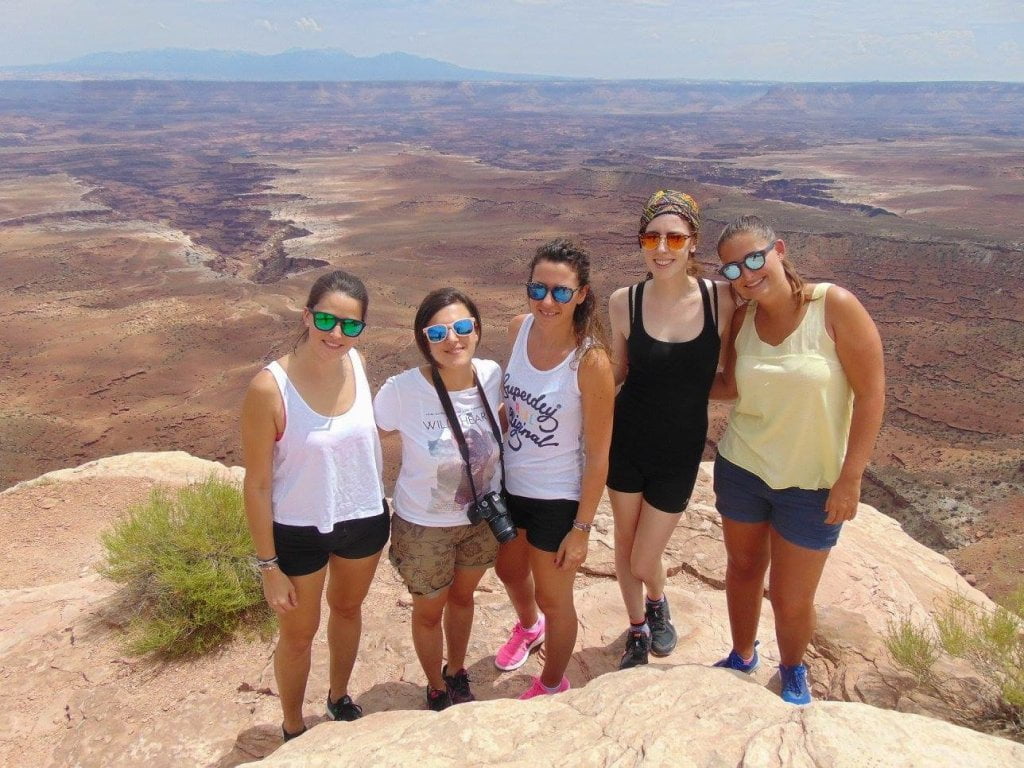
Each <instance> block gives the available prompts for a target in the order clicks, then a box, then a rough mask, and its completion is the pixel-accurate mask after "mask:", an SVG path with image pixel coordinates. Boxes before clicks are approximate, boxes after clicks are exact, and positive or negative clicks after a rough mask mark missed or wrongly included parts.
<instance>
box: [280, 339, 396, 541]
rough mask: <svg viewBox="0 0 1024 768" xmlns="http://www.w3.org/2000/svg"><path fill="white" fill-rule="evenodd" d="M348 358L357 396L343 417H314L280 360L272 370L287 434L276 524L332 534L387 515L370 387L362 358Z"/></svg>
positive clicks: (351, 353) (352, 352) (283, 437)
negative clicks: (346, 524) (345, 525)
mask: <svg viewBox="0 0 1024 768" xmlns="http://www.w3.org/2000/svg"><path fill="white" fill-rule="evenodd" d="M348 358H349V360H350V361H351V362H352V373H353V375H354V376H355V387H356V396H355V400H354V402H353V403H352V407H351V408H349V409H348V410H347V411H346V412H345V413H343V414H341V415H339V416H324V415H322V414H319V413H317V412H316V411H314V410H313V409H312V408H310V407H309V406H308V405H307V404H306V401H305V400H303V399H302V395H300V394H299V392H298V390H296V389H295V386H294V385H293V384H292V383H291V380H290V379H289V378H288V374H287V373H285V370H284V368H282V367H281V365H280V364H279V363H278V362H277V361H276V360H275V361H274V362H272V363H271V364H270V365H268V366H267V370H268V371H270V372H271V374H273V376H274V381H276V382H277V387H278V389H279V390H280V391H281V398H282V400H284V414H285V425H284V434H283V435H281V439H280V440H278V441H277V442H276V443H275V444H274V470H273V471H274V474H273V485H272V490H271V505H272V509H273V513H274V522H276V523H282V524H284V525H315V526H316V527H317V529H318V530H319V531H320V532H321V533H329V532H330V531H332V530H333V529H334V525H335V524H336V523H339V522H342V521H344V520H357V519H359V518H364V517H373V516H374V515H379V514H381V513H383V511H384V506H383V502H382V499H383V498H384V483H383V481H382V467H383V465H384V462H383V459H382V456H381V449H380V437H379V435H378V433H377V425H376V423H375V422H374V420H373V400H372V398H371V397H370V384H369V382H367V380H366V373H365V371H364V370H363V364H362V361H361V360H360V359H359V354H358V353H357V352H356V351H355V350H354V349H350V350H349V352H348ZM339 364H340V363H339Z"/></svg>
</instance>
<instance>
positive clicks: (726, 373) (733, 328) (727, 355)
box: [711, 306, 747, 400]
mask: <svg viewBox="0 0 1024 768" xmlns="http://www.w3.org/2000/svg"><path fill="white" fill-rule="evenodd" d="M746 313H747V310H746V307H745V306H743V307H736V308H735V311H734V312H733V313H732V317H731V318H730V323H729V328H728V331H727V333H725V334H724V336H723V337H722V353H721V361H722V362H721V368H722V369H721V370H720V371H719V372H718V373H716V374H715V379H714V381H713V382H712V383H711V399H712V400H735V399H736V397H737V394H738V392H737V389H736V336H737V335H739V332H740V328H741V327H743V317H744V316H745V315H746Z"/></svg>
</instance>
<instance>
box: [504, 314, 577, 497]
mask: <svg viewBox="0 0 1024 768" xmlns="http://www.w3.org/2000/svg"><path fill="white" fill-rule="evenodd" d="M532 327H533V315H527V316H526V318H525V319H524V320H523V324H522V327H520V329H519V333H518V335H517V336H516V340H515V344H513V346H512V354H511V356H510V357H509V361H508V367H507V368H506V369H505V377H504V380H503V382H502V398H503V400H504V403H505V410H506V412H507V414H508V421H509V429H508V435H507V437H506V438H505V486H506V488H507V489H508V491H509V493H511V494H514V495H516V496H526V497H529V498H534V499H569V500H579V497H580V481H581V478H582V475H583V464H584V456H583V414H582V403H581V396H580V387H579V381H578V380H577V374H578V365H577V364H576V363H577V359H578V357H579V355H578V352H577V350H573V351H571V352H570V353H569V354H568V355H567V356H566V357H565V359H563V360H562V361H561V362H560V363H559V364H558V365H556V366H555V367H554V368H551V369H550V370H547V371H541V370H538V369H537V368H535V367H534V366H533V364H532V363H531V362H530V360H529V356H528V355H527V350H526V347H527V343H526V342H527V339H528V338H529V335H530V328H532Z"/></svg>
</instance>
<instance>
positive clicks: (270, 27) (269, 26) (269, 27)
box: [254, 19, 277, 32]
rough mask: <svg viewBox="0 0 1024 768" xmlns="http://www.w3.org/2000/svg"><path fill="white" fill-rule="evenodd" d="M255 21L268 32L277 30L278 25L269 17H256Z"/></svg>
mask: <svg viewBox="0 0 1024 768" xmlns="http://www.w3.org/2000/svg"><path fill="white" fill-rule="evenodd" d="M254 23H255V24H256V26H257V27H259V28H260V29H265V30H266V31H267V32H277V26H276V25H275V24H274V22H272V21H270V20H268V19H256V21H255V22H254Z"/></svg>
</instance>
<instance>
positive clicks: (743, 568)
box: [726, 554, 771, 581]
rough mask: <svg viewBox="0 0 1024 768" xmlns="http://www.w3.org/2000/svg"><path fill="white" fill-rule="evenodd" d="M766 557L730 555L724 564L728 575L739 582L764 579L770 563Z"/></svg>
mask: <svg viewBox="0 0 1024 768" xmlns="http://www.w3.org/2000/svg"><path fill="white" fill-rule="evenodd" d="M770 562H771V561H770V558H769V557H768V556H760V555H753V556H751V555H737V554H730V555H729V557H728V561H727V564H726V569H727V571H728V575H729V576H730V577H732V578H734V579H739V580H741V581H756V580H758V579H762V580H763V579H764V574H765V572H766V571H767V570H768V564H769V563H770Z"/></svg>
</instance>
